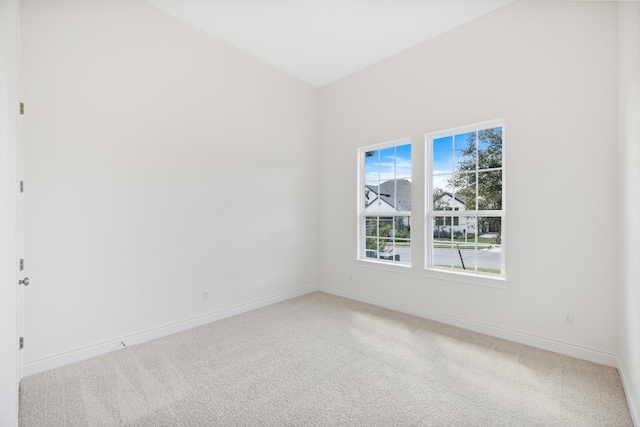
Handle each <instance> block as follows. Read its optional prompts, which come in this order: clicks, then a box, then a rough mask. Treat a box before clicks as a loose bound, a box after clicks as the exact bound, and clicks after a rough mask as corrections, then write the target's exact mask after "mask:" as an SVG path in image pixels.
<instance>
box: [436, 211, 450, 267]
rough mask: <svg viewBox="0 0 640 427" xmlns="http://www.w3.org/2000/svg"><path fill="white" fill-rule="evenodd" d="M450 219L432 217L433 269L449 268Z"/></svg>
mask: <svg viewBox="0 0 640 427" xmlns="http://www.w3.org/2000/svg"><path fill="white" fill-rule="evenodd" d="M450 222H451V217H444V216H437V217H433V225H432V227H433V246H432V263H433V265H434V266H435V267H449V268H450V267H451V263H452V255H453V252H452V246H451V226H450V225H447V223H450Z"/></svg>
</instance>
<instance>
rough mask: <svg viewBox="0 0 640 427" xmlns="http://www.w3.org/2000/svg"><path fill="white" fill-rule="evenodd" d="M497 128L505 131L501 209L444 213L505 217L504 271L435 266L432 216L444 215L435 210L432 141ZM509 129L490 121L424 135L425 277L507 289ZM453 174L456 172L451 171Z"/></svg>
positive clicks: (449, 213) (503, 233)
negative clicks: (507, 160) (507, 147)
mask: <svg viewBox="0 0 640 427" xmlns="http://www.w3.org/2000/svg"><path fill="white" fill-rule="evenodd" d="M495 127H501V128H502V166H501V171H502V210H500V211H495V210H468V211H459V212H463V213H460V214H458V213H454V212H456V211H445V212H447V215H444V216H449V215H451V216H460V217H462V216H466V215H468V216H475V217H487V216H493V217H495V216H499V217H501V218H502V226H501V232H500V233H501V242H500V245H501V250H502V253H501V269H500V274H499V275H498V274H489V273H482V272H475V271H473V272H468V271H458V270H454V269H450V268H446V267H437V266H434V265H433V262H432V260H433V253H432V252H433V234H434V230H433V217H437V216H443V215H442V211H434V210H433V200H432V199H433V141H434V140H435V139H438V138H442V137H446V136H454V135H459V134H464V133H467V132H473V131H479V130H483V129H491V128H495ZM505 135H506V126H505V120H504V119H502V118H501V119H496V120H489V121H485V122H481V123H474V124H471V125H465V126H460V127H456V128H452V129H446V130H442V131H438V132H432V133H428V134H426V135H425V146H426V149H425V165H426V171H425V175H426V176H425V198H424V201H425V222H424V224H425V227H424V232H425V235H424V242H425V260H424V265H425V268H424V270H423V274H424V276H427V277H433V278H437V279H442V280H451V281H455V282H463V283H469V284H473V285H482V286H489V287H496V288H502V289H506V288H507V283H508V279H507V268H506V267H507V263H506V259H507V245H506V242H507V236H506V228H507V227H506V217H507V216H506V173H505V171H506V168H505V166H506V161H505V152H506V149H505V148H506V147H505V145H506V144H505V141H506V136H505ZM452 172H453V170H452Z"/></svg>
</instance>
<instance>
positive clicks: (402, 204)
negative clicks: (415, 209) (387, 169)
mask: <svg viewBox="0 0 640 427" xmlns="http://www.w3.org/2000/svg"><path fill="white" fill-rule="evenodd" d="M366 188H368V189H369V190H371V191H373V192H375V193H376V194H377V195H378V197H379V198H380V199H381V200H382V201H384V202H385V203H388V204H389V205H390V206H394V207H395V208H396V210H398V211H410V210H411V182H409V181H408V180H406V179H390V180H389V181H385V182H383V183H382V184H380V185H367V186H366ZM394 201H397V203H395V202H394ZM372 203H373V201H372Z"/></svg>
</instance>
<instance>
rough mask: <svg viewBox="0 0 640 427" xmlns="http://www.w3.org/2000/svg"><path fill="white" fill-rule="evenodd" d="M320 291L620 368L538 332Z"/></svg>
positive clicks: (610, 359) (604, 356)
mask: <svg viewBox="0 0 640 427" xmlns="http://www.w3.org/2000/svg"><path fill="white" fill-rule="evenodd" d="M317 290H319V291H321V292H326V293H328V294H333V295H337V296H340V297H344V298H349V299H352V300H356V301H360V302H364V303H367V304H371V305H376V306H378V307H383V308H388V309H390V310H395V311H399V312H402V313H407V314H411V315H414V316H418V317H423V318H425V319H429V320H435V321H436V322H440V323H445V324H447V325H452V326H457V327H460V328H463V329H468V330H470V331H474V332H480V333H482V334H486V335H491V336H494V337H497V338H502V339H505V340H509V341H513V342H517V343H520V344H525V345H529V346H531V347H536V348H540V349H543V350H549V351H553V352H555V353H560V354H564V355H567V356H572V357H576V358H578V359H584V360H589V361H591V362H595V363H600V364H603V365H607V366H612V367H614V368H617V367H618V358H617V357H616V355H614V354H609V353H604V352H601V351H598V350H592V349H589V348H585V347H580V346H576V345H573V344H567V343H563V342H560V341H555V340H551V339H548V338H542V337H537V336H535V335H529V334H525V333H522V332H517V331H513V330H510V329H505V328H500V327H497V326H491V325H487V324H484V323H480V322H475V321H473V320H467V319H463V318H460V317H455V316H449V315H447V314H442V313H437V312H434V311H429V310H424V309H421V308H417V307H412V306H409V305H405V304H400V303H397V302H392V301H387V300H384V299H381V298H376V297H372V296H369V295H365V294H361V293H358V292H353V291H347V290H344V289H339V288H334V287H331V286H325V285H319V286H318V287H317Z"/></svg>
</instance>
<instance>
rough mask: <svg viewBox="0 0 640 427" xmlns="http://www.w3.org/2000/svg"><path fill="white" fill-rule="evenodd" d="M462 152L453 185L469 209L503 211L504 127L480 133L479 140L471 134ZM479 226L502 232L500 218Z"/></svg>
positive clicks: (460, 151)
mask: <svg viewBox="0 0 640 427" xmlns="http://www.w3.org/2000/svg"><path fill="white" fill-rule="evenodd" d="M456 151H458V150H456ZM458 152H459V155H460V156H461V160H460V161H458V163H457V165H456V170H455V174H454V177H453V179H452V180H451V181H453V182H450V183H451V184H453V186H454V188H456V193H457V194H459V195H460V196H462V197H463V198H464V205H465V209H466V210H476V209H477V210H502V169H501V168H502V128H500V127H497V128H492V129H484V130H481V131H478V132H477V141H476V133H475V132H473V133H471V134H470V135H469V137H468V138H467V141H466V145H465V146H463V147H462V148H461V149H459V151H458ZM496 168H500V169H497V170H496ZM478 227H479V228H480V227H482V228H481V231H482V232H486V231H487V228H488V229H489V230H490V231H497V232H498V233H499V232H500V227H501V224H500V218H483V220H482V223H480V221H479V222H478Z"/></svg>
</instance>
